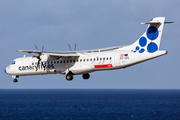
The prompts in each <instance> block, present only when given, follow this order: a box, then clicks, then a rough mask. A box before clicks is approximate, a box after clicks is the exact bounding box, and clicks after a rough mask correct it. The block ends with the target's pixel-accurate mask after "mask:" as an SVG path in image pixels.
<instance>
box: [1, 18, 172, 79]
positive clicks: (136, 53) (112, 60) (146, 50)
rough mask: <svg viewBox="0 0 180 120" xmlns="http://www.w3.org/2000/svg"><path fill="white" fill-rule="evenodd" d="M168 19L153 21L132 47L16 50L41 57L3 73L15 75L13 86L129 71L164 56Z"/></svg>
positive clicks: (21, 60) (15, 64) (16, 62)
mask: <svg viewBox="0 0 180 120" xmlns="http://www.w3.org/2000/svg"><path fill="white" fill-rule="evenodd" d="M164 21H165V17H156V18H153V19H152V20H151V21H150V22H145V23H141V24H148V27H147V29H146V31H145V32H144V34H142V35H141V36H140V38H139V39H138V40H137V41H135V42H134V43H133V44H131V45H127V46H116V47H109V48H103V49H95V50H83V51H68V52H66V51H64V52H47V51H46V52H45V51H43V50H42V51H38V50H33V51H32V50H17V52H23V53H30V54H31V53H33V54H38V56H31V57H25V56H24V57H21V58H17V59H15V60H14V61H13V62H12V63H11V64H10V65H9V66H8V67H7V68H6V69H5V70H4V71H5V73H7V74H9V75H12V78H14V80H13V81H14V82H17V81H18V80H17V78H18V77H19V76H29V75H44V74H64V75H66V79H67V80H68V81H71V80H72V79H73V75H79V74H82V77H83V79H89V78H90V75H89V73H91V72H95V71H101V70H114V69H121V68H126V67H129V66H132V65H135V64H138V63H141V62H144V61H147V60H150V59H153V58H156V57H159V56H162V55H165V54H167V51H166V50H159V46H160V42H161V37H162V32H163V26H164V23H173V22H164Z"/></svg>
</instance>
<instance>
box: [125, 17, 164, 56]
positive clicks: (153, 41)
mask: <svg viewBox="0 0 180 120" xmlns="http://www.w3.org/2000/svg"><path fill="white" fill-rule="evenodd" d="M164 21H165V17H156V18H153V19H152V20H151V21H150V22H146V23H141V24H148V27H147V29H146V31H145V33H144V34H143V35H142V36H141V37H140V38H139V39H138V40H137V41H136V42H135V43H133V44H132V45H130V46H127V49H131V50H132V51H133V52H139V53H144V52H148V53H154V52H155V51H157V50H159V46H160V42H161V37H162V32H163V26H164Z"/></svg>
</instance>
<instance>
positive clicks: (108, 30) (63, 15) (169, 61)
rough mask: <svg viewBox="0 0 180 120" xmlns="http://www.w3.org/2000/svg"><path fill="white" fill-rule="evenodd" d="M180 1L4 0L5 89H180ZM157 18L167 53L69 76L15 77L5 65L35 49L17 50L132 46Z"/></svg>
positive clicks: (0, 5)
mask: <svg viewBox="0 0 180 120" xmlns="http://www.w3.org/2000/svg"><path fill="white" fill-rule="evenodd" d="M179 5H180V1H179V0H151V1H149V0H13V1H7V0H0V45H1V47H0V55H1V60H0V76H1V78H0V89H180V71H179V70H180V64H179V60H180V55H179V54H178V49H179V45H180V41H179V32H180V27H179V26H180V14H179V13H180V7H179ZM154 17H166V21H175V23H173V24H166V25H165V26H164V30H163V35H162V40H161V44H160V49H161V50H167V51H168V54H167V55H165V56H161V57H158V58H155V59H152V60H149V61H146V62H143V63H140V64H137V65H134V66H131V67H128V68H126V69H119V70H111V71H98V72H93V73H90V79H89V80H84V79H83V78H82V76H81V75H76V76H74V79H73V80H72V81H67V80H66V79H65V75H61V74H55V75H37V76H26V77H20V78H18V83H13V78H12V77H11V76H10V75H7V74H5V73H4V69H5V68H6V67H7V66H8V65H9V64H10V63H11V62H12V61H13V60H14V59H15V58H19V57H23V56H24V54H25V55H26V56H31V54H26V53H17V52H16V50H35V45H37V46H38V48H39V50H41V48H42V46H43V45H44V50H45V51H69V47H68V44H70V45H71V47H72V48H74V44H75V43H76V44H77V50H89V49H98V48H106V47H112V46H119V45H129V44H132V43H133V42H135V41H136V40H137V39H138V38H139V37H140V36H141V35H142V34H143V33H144V32H145V30H146V28H147V25H141V24H140V23H141V22H149V21H150V20H151V19H152V18H154Z"/></svg>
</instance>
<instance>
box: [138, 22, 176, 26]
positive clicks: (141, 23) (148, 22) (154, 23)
mask: <svg viewBox="0 0 180 120" xmlns="http://www.w3.org/2000/svg"><path fill="white" fill-rule="evenodd" d="M160 23H161V22H157V21H151V22H144V23H141V25H144V24H160ZM164 23H174V22H173V21H172V22H164Z"/></svg>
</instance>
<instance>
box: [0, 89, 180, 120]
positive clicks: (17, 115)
mask: <svg viewBox="0 0 180 120" xmlns="http://www.w3.org/2000/svg"><path fill="white" fill-rule="evenodd" d="M7 119H16V120H20V119H25V120H26V119H31V120H34V119H36V120H39V119H42V120H43V119H44V120H54V119H62V120H91V119H93V120H124V119H135V120H177V119H180V90H115V89H114V90H113V89H112V90H98V89H95V90H86V89H78V90H77V89H70V90H68V89H52V90H48V89H46V90H45V89H43V90H25V89H19V90H15V89H14V90H2V89H1V90H0V120H7Z"/></svg>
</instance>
